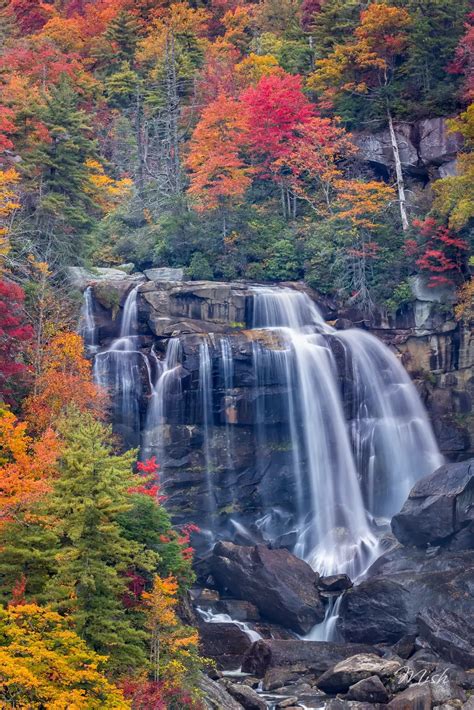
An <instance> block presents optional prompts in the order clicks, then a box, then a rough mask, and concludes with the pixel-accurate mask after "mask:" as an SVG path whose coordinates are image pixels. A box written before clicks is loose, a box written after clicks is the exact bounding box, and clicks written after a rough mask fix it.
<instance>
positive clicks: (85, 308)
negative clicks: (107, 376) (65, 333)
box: [78, 286, 97, 352]
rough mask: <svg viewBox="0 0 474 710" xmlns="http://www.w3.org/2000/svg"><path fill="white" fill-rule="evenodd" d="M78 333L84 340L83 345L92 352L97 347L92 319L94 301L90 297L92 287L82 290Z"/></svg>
mask: <svg viewBox="0 0 474 710" xmlns="http://www.w3.org/2000/svg"><path fill="white" fill-rule="evenodd" d="M78 331H79V335H80V336H81V337H82V339H83V341H84V346H85V348H86V349H87V350H88V351H89V352H93V351H94V350H95V348H96V347H97V329H96V326H95V319H94V303H93V298H92V288H91V287H90V286H88V287H87V288H86V290H85V291H84V299H83V301H82V308H81V312H80V315H79V327H78Z"/></svg>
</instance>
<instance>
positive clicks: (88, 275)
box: [67, 266, 142, 291]
mask: <svg viewBox="0 0 474 710" xmlns="http://www.w3.org/2000/svg"><path fill="white" fill-rule="evenodd" d="M67 274H68V279H69V281H70V283H71V284H72V285H73V286H74V287H75V288H78V289H79V290H80V291H83V290H84V289H85V288H86V286H88V285H89V284H90V283H94V282H96V281H120V280H121V279H128V278H129V274H128V272H127V271H125V270H123V269H121V268H119V267H118V268H116V269H109V268H105V267H102V266H97V267H95V268H94V269H91V270H89V269H84V268H83V267H82V266H69V267H68V269H67ZM140 276H142V275H141V274H140ZM137 279H138V275H137Z"/></svg>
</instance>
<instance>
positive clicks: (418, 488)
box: [392, 459, 474, 547]
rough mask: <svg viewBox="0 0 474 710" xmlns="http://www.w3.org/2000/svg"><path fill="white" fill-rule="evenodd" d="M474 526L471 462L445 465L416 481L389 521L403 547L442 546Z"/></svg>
mask: <svg viewBox="0 0 474 710" xmlns="http://www.w3.org/2000/svg"><path fill="white" fill-rule="evenodd" d="M472 525H474V459H470V460H469V461H463V462H461V463H454V464H446V465H444V466H441V467H440V468H438V469H437V470H436V471H435V472H434V473H432V474H431V475H429V476H425V477H424V478H422V479H420V480H419V481H418V482H417V483H416V484H415V485H414V486H413V488H412V490H411V491H410V495H409V496H408V499H407V501H406V503H405V505H404V506H403V508H402V510H401V511H400V513H398V514H397V515H395V516H394V518H393V519H392V530H393V533H394V535H395V536H396V537H397V539H398V540H400V542H401V543H402V544H403V545H416V546H419V547H422V546H425V545H427V544H428V543H430V544H432V545H440V544H445V543H447V542H449V541H450V539H451V538H453V536H454V535H456V534H458V533H459V532H460V531H461V530H462V529H464V528H466V527H468V526H472Z"/></svg>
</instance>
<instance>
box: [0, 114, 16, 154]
mask: <svg viewBox="0 0 474 710" xmlns="http://www.w3.org/2000/svg"><path fill="white" fill-rule="evenodd" d="M14 117H15V114H14V112H13V111H12V109H10V108H7V107H6V106H2V105H1V104H0V153H2V152H3V151H5V150H11V149H12V148H13V143H12V141H11V139H10V136H11V134H12V133H15V130H16V128H15V124H14V122H13V119H14Z"/></svg>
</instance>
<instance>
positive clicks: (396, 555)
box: [337, 547, 474, 644]
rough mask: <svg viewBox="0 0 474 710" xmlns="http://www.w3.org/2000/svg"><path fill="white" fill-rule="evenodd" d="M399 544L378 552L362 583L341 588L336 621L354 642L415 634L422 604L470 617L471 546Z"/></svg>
mask: <svg viewBox="0 0 474 710" xmlns="http://www.w3.org/2000/svg"><path fill="white" fill-rule="evenodd" d="M433 552H434V553H435V554H431V553H428V552H425V551H424V550H421V549H419V548H403V547H398V548H395V549H393V550H391V551H389V552H386V553H385V554H384V555H382V556H381V557H380V558H379V559H378V560H377V561H376V562H375V563H374V564H373V565H372V567H371V568H370V569H369V571H368V573H367V575H368V578H367V579H365V580H364V581H363V582H362V583H361V584H359V585H356V586H355V587H353V588H352V589H349V590H347V591H346V592H345V594H344V596H343V598H342V601H341V605H340V609H339V619H338V622H337V626H338V630H339V631H340V633H341V634H342V636H343V638H345V639H346V640H347V641H351V642H354V643H390V644H393V643H396V642H397V641H398V640H399V639H401V638H402V637H403V636H406V635H407V634H416V633H417V632H418V624H417V616H418V614H419V613H420V612H421V611H422V610H423V609H426V608H431V609H439V610H441V611H442V610H444V609H449V610H450V611H452V612H453V613H455V614H457V615H458V616H460V617H466V616H467V617H469V615H472V609H473V608H474V583H473V581H472V580H474V550H465V551H460V552H457V551H451V550H442V549H440V550H438V551H436V550H434V551H433Z"/></svg>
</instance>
